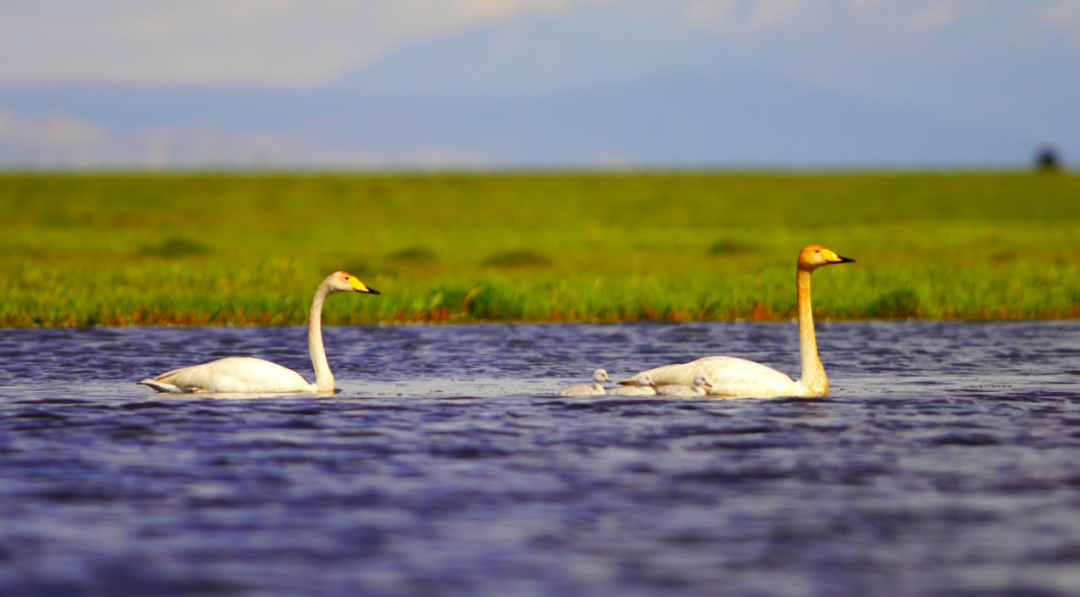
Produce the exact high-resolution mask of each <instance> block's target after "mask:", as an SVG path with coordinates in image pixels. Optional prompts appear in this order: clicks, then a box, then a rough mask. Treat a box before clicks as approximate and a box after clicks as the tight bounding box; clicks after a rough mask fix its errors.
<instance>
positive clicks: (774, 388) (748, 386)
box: [619, 357, 799, 398]
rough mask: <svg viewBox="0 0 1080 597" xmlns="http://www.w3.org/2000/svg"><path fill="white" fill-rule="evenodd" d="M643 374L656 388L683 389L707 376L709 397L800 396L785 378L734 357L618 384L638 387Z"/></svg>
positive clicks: (692, 363) (711, 359) (673, 368)
mask: <svg viewBox="0 0 1080 597" xmlns="http://www.w3.org/2000/svg"><path fill="white" fill-rule="evenodd" d="M645 373H648V374H649V375H650V376H651V377H652V378H653V381H655V382H656V383H657V384H659V385H666V384H677V385H683V386H692V385H694V378H695V377H697V376H698V375H702V374H704V375H707V376H708V377H709V381H710V382H712V386H713V387H712V388H710V389H709V395H710V396H727V397H732V398H749V397H761V398H764V397H768V396H794V395H798V393H799V390H798V384H797V383H796V382H794V381H792V379H791V378H790V377H788V376H787V375H784V374H783V373H781V372H779V371H777V370H776V369H773V368H771V367H766V366H765V365H762V364H760V363H755V362H753V361H748V360H746V359H740V358H736V357H704V358H700V359H697V360H696V361H690V362H689V363H681V364H678V365H666V366H664V367H657V368H655V369H649V370H648V371H642V372H641V373H638V374H637V375H635V376H633V377H631V378H630V379H626V380H622V381H620V382H619V383H620V384H624V385H628V384H634V383H637V378H638V376H640V375H643V374H645Z"/></svg>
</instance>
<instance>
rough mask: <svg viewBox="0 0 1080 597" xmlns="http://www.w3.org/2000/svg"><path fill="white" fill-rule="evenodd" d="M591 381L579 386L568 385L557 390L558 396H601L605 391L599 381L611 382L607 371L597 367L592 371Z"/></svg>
mask: <svg viewBox="0 0 1080 597" xmlns="http://www.w3.org/2000/svg"><path fill="white" fill-rule="evenodd" d="M592 380H593V382H592V383H591V384H583V385H580V386H570V387H568V388H563V389H561V390H559V395H560V396H603V395H604V393H605V390H604V386H603V384H602V383H601V382H605V381H606V382H608V383H611V378H610V377H608V374H607V371H604V370H603V369H597V370H596V371H595V372H593V376H592Z"/></svg>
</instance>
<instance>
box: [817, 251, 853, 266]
mask: <svg viewBox="0 0 1080 597" xmlns="http://www.w3.org/2000/svg"><path fill="white" fill-rule="evenodd" d="M821 256H822V257H824V258H825V262H826V263H855V260H854V259H852V258H850V257H841V256H839V255H837V254H836V253H833V252H832V251H830V250H828V249H822V250H821Z"/></svg>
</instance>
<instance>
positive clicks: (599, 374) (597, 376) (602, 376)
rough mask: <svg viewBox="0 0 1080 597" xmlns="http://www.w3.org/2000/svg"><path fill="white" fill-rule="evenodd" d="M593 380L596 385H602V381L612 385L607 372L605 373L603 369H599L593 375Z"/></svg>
mask: <svg viewBox="0 0 1080 597" xmlns="http://www.w3.org/2000/svg"><path fill="white" fill-rule="evenodd" d="M592 380H593V381H595V382H596V383H600V382H602V381H606V382H608V383H611V378H610V377H608V374H607V371H604V370H603V369H597V370H596V371H595V372H594V373H593V374H592Z"/></svg>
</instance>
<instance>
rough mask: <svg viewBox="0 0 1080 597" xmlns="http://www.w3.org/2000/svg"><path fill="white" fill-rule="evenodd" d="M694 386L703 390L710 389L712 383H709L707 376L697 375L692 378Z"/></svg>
mask: <svg viewBox="0 0 1080 597" xmlns="http://www.w3.org/2000/svg"><path fill="white" fill-rule="evenodd" d="M694 385H695V386H700V387H703V388H711V387H712V382H711V381H709V376H708V375H705V374H701V375H698V376H697V377H695V378H694Z"/></svg>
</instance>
